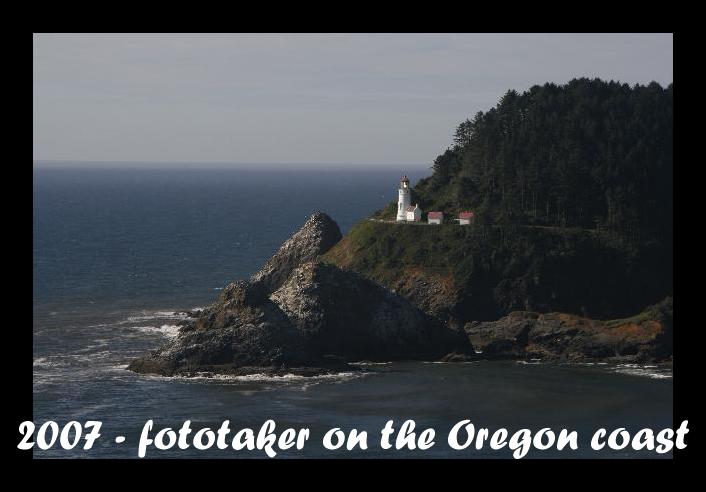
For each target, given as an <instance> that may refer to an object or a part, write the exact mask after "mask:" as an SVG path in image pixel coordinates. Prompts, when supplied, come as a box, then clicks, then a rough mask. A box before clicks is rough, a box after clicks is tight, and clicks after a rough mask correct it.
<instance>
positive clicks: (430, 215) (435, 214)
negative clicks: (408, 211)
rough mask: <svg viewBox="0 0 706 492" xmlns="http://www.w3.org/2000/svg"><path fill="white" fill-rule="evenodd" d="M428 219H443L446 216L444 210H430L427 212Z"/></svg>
mask: <svg viewBox="0 0 706 492" xmlns="http://www.w3.org/2000/svg"><path fill="white" fill-rule="evenodd" d="M427 218H428V219H443V218H444V212H429V213H428V214H427Z"/></svg>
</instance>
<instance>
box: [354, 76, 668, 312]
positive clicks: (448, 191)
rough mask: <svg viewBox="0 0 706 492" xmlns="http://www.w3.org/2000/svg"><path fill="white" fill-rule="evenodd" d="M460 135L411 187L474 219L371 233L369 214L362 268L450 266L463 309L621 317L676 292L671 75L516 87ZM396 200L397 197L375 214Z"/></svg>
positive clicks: (435, 204) (422, 199) (426, 203)
mask: <svg viewBox="0 0 706 492" xmlns="http://www.w3.org/2000/svg"><path fill="white" fill-rule="evenodd" d="M453 142H454V143H453V146H452V147H450V148H449V149H447V150H446V151H445V152H444V153H443V154H441V155H440V156H439V157H437V158H436V160H435V161H434V165H433V170H434V172H433V174H432V175H431V176H429V177H427V178H424V179H422V180H420V181H419V182H418V183H417V184H416V186H415V187H414V188H413V189H412V200H413V201H414V202H415V203H419V205H420V206H421V208H422V210H424V211H425V212H427V211H429V210H442V211H444V213H445V214H446V217H447V218H448V219H451V218H452V217H454V216H456V214H457V213H458V212H460V211H462V210H472V211H474V212H475V213H476V223H475V225H474V226H471V227H467V228H465V227H464V228H461V227H460V226H458V225H454V224H446V225H443V226H441V227H439V228H435V229H429V228H428V227H424V226H407V227H405V226H400V227H401V228H400V227H394V228H390V227H389V226H388V227H387V228H385V227H384V226H381V227H380V228H376V229H375V233H374V234H372V233H371V231H370V230H369V229H370V228H371V227H373V226H371V225H369V224H363V225H361V226H360V227H359V228H357V229H358V231H357V232H358V233H360V234H362V235H365V234H367V233H370V236H369V237H368V239H369V242H368V243H367V246H366V249H362V250H359V251H357V253H356V255H357V257H356V261H354V263H355V266H356V267H358V268H359V269H360V270H361V271H363V272H364V273H369V274H373V275H374V276H376V277H377V278H379V279H381V280H383V279H385V278H386V277H387V278H390V277H391V276H394V274H395V269H400V268H404V265H421V266H424V267H432V268H445V269H447V270H448V271H449V272H450V273H451V274H452V275H453V276H454V278H455V280H456V283H457V285H459V286H461V293H460V296H461V299H460V302H459V303H458V304H457V310H458V312H457V313H455V316H456V317H457V318H458V319H462V320H464V319H465V320H468V319H492V318H494V317H497V316H499V315H502V314H506V313H507V312H509V311H512V310H515V309H531V310H536V311H551V310H558V311H567V312H573V313H576V314H583V315H590V316H596V317H615V316H621V315H627V314H630V313H634V312H637V311H640V310H641V309H643V308H644V307H645V306H646V305H648V304H653V303H655V302H657V301H659V300H660V299H664V298H665V296H667V295H671V294H672V290H673V242H672V241H673V239H672V238H673V217H672V216H673V199H674V197H673V88H672V85H671V84H670V85H669V86H668V87H667V88H662V87H661V86H660V85H659V84H657V83H651V84H649V85H647V86H642V85H636V86H633V87H631V86H629V85H627V84H620V83H617V82H604V81H601V80H598V79H594V80H589V79H576V80H572V81H571V82H569V83H568V84H566V85H563V86H557V85H555V84H545V85H543V86H534V87H532V88H531V89H529V90H528V91H526V92H524V93H522V94H518V93H517V92H515V91H509V92H508V93H507V94H506V95H505V96H503V98H502V99H501V100H500V102H499V104H498V105H497V106H496V107H494V108H492V109H490V110H489V111H488V112H486V113H482V112H479V113H477V114H476V115H475V116H474V117H473V118H472V119H470V120H467V121H465V122H463V123H461V124H460V125H459V127H458V129H457V130H456V133H455V135H454V137H453ZM394 213H395V204H394V203H393V204H390V206H389V207H387V208H386V209H384V210H382V211H380V212H378V217H385V218H390V217H394ZM355 233H356V229H354V231H352V234H355ZM389 269H391V270H389Z"/></svg>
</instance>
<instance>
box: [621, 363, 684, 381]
mask: <svg viewBox="0 0 706 492" xmlns="http://www.w3.org/2000/svg"><path fill="white" fill-rule="evenodd" d="M658 367H659V366H654V365H645V366H641V365H639V364H618V366H617V367H615V368H614V369H613V372H616V373H618V374H627V375H628V376H640V377H645V378H650V379H672V377H673V376H672V371H671V370H669V369H663V370H659V369H658ZM655 369H657V370H655Z"/></svg>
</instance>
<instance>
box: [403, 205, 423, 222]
mask: <svg viewBox="0 0 706 492" xmlns="http://www.w3.org/2000/svg"><path fill="white" fill-rule="evenodd" d="M406 214H407V222H419V221H421V220H422V209H421V208H419V205H418V204H415V205H414V206H411V205H410V206H409V207H407V210H406Z"/></svg>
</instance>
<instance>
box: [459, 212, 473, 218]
mask: <svg viewBox="0 0 706 492" xmlns="http://www.w3.org/2000/svg"><path fill="white" fill-rule="evenodd" d="M458 218H459V219H472V218H473V212H461V213H460V214H458Z"/></svg>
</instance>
